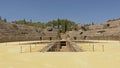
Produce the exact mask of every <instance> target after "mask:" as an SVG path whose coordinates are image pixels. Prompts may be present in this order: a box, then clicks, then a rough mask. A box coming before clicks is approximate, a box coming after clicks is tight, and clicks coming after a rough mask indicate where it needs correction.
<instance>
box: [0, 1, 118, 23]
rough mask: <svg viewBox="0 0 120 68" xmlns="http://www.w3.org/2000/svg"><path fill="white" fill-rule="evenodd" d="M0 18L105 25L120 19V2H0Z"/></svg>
mask: <svg viewBox="0 0 120 68" xmlns="http://www.w3.org/2000/svg"><path fill="white" fill-rule="evenodd" d="M0 16H1V17H2V18H6V19H7V20H8V21H9V22H11V21H14V20H21V19H26V20H28V21H29V20H30V19H32V21H35V22H37V21H41V22H48V21H51V20H56V19H58V18H59V19H68V20H72V21H74V22H76V23H92V22H94V23H103V22H106V21H107V20H109V19H114V18H120V0H0Z"/></svg>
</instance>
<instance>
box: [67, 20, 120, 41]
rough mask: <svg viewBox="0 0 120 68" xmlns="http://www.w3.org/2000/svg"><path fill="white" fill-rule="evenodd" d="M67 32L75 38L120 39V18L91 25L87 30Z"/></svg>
mask: <svg viewBox="0 0 120 68" xmlns="http://www.w3.org/2000/svg"><path fill="white" fill-rule="evenodd" d="M67 34H68V35H69V36H70V37H71V39H73V40H79V39H84V40H120V20H114V21H109V22H106V23H103V24H96V25H89V26H87V29H86V30H83V28H81V29H80V30H79V31H69V32H67Z"/></svg>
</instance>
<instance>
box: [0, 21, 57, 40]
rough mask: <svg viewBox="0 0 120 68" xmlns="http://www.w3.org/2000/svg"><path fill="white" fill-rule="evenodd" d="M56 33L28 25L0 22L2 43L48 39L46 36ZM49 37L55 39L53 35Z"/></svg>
mask: <svg viewBox="0 0 120 68" xmlns="http://www.w3.org/2000/svg"><path fill="white" fill-rule="evenodd" d="M54 31H56V30H55V29H54V30H52V31H48V30H47V29H41V28H35V27H32V26H27V25H21V24H14V23H3V22H0V42H9V41H24V40H28V41H31V40H42V39H48V38H46V35H47V34H48V33H49V34H50V33H53V32H54ZM56 34H57V32H56V33H54V37H56ZM49 36H50V37H51V38H52V37H53V36H52V34H50V35H49ZM49 36H47V37H49Z"/></svg>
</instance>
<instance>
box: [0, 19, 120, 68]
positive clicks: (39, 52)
mask: <svg viewBox="0 0 120 68" xmlns="http://www.w3.org/2000/svg"><path fill="white" fill-rule="evenodd" d="M77 27H79V29H78V30H77V31H75V30H72V31H66V32H65V33H61V32H60V30H59V29H55V28H52V27H47V28H45V29H40V28H39V29H36V28H34V27H31V26H27V25H19V24H13V23H1V22H0V61H1V62H0V68H119V67H120V65H119V63H120V53H119V51H120V20H119V19H118V20H115V21H108V22H106V23H102V24H95V25H89V26H87V27H83V26H82V25H80V24H78V25H77Z"/></svg>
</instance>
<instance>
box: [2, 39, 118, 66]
mask: <svg viewBox="0 0 120 68" xmlns="http://www.w3.org/2000/svg"><path fill="white" fill-rule="evenodd" d="M30 42H31V41H30ZM100 42H101V41H100ZM102 42H105V43H106V41H102ZM107 42H108V41H107ZM24 43H27V42H24ZM7 44H8V45H6V43H0V68H120V53H119V51H120V49H119V46H118V45H119V43H118V41H110V44H111V45H110V44H109V45H110V47H109V45H108V44H107V43H106V48H105V52H102V51H101V50H100V51H99V49H100V48H99V47H98V48H97V49H96V50H98V51H96V52H90V51H86V52H44V53H43V52H36V51H35V52H31V53H30V52H23V53H20V45H19V42H12V43H7ZM96 44H98V43H96ZM112 44H113V45H112ZM117 44H118V45H117ZM99 45H101V44H100V43H99ZM104 45H105V44H104ZM22 46H26V45H22ZM28 46H29V45H28ZM42 46H43V47H44V46H45V45H42ZM78 46H79V45H78ZM34 47H35V46H34V45H33V49H34ZM100 47H101V46H100ZM38 48H39V47H38ZM41 48H42V47H41ZM116 48H117V49H116ZM26 49H27V47H26V48H25V49H23V51H24V50H26ZM84 49H85V48H84ZM87 49H88V48H87ZM87 49H86V50H87ZM115 49H116V50H115ZM28 50H29V48H28ZM118 50H119V51H118Z"/></svg>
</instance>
